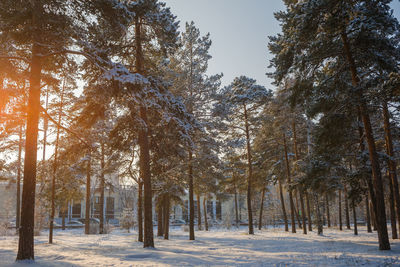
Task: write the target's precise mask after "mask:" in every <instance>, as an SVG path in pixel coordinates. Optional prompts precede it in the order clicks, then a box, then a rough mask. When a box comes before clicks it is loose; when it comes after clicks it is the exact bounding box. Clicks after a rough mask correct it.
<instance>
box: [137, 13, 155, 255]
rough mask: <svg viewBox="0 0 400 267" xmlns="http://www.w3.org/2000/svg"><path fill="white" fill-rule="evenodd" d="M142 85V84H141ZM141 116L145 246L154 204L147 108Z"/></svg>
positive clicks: (140, 54) (139, 48) (139, 58)
mask: <svg viewBox="0 0 400 267" xmlns="http://www.w3.org/2000/svg"><path fill="white" fill-rule="evenodd" d="M141 26H142V25H141V23H140V22H139V18H138V16H136V18H135V41H136V71H137V73H138V74H143V52H142V35H141ZM139 87H140V86H139ZM139 113H140V118H141V119H142V121H143V122H144V123H145V125H144V126H142V127H140V129H139V138H138V143H139V147H140V155H139V167H140V177H141V179H142V181H143V194H144V229H143V230H144V231H143V233H144V239H143V247H145V248H147V247H154V237H153V204H152V189H151V172H150V145H149V136H148V135H149V123H148V119H147V108H146V107H145V106H143V105H142V106H141V107H140V112H139Z"/></svg>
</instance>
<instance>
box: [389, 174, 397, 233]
mask: <svg viewBox="0 0 400 267" xmlns="http://www.w3.org/2000/svg"><path fill="white" fill-rule="evenodd" d="M387 179H388V187H389V199H388V201H389V211H390V226H391V228H392V239H397V238H398V237H397V227H396V212H395V204H394V193H393V191H394V190H393V183H392V180H391V179H390V173H388V175H387Z"/></svg>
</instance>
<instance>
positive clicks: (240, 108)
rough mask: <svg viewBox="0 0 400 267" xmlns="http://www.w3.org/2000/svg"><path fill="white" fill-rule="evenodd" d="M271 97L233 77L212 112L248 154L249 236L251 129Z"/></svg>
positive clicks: (252, 82) (250, 216)
mask: <svg viewBox="0 0 400 267" xmlns="http://www.w3.org/2000/svg"><path fill="white" fill-rule="evenodd" d="M270 97H271V92H270V91H268V90H266V89H265V87H263V86H260V85H257V84H256V81H255V80H253V79H250V78H248V77H245V76H241V77H238V78H235V79H234V81H233V82H232V84H231V85H229V86H228V87H225V88H224V89H223V90H222V91H221V92H220V99H221V102H220V103H218V105H216V108H215V112H216V114H219V115H220V116H222V117H223V118H224V119H225V120H229V122H228V125H229V126H228V127H229V128H230V130H231V131H230V134H231V135H232V137H233V139H234V138H235V137H234V136H236V138H237V139H238V140H240V139H242V140H243V139H244V140H245V143H246V151H247V212H248V220H249V234H254V227H253V212H252V206H251V201H252V196H251V193H252V184H253V181H252V179H253V160H252V152H251V150H252V149H251V147H252V145H251V143H252V139H253V136H252V135H251V131H252V129H251V127H253V126H254V123H255V120H256V118H257V115H258V113H259V112H260V107H261V106H262V105H264V104H265V103H266V102H267V101H268V99H269V98H270Z"/></svg>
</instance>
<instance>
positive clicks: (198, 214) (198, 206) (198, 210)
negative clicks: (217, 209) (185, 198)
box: [197, 194, 202, 231]
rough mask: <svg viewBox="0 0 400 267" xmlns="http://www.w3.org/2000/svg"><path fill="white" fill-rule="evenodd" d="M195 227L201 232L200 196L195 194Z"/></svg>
mask: <svg viewBox="0 0 400 267" xmlns="http://www.w3.org/2000/svg"><path fill="white" fill-rule="evenodd" d="M197 218H198V219H197V223H198V224H197V227H198V230H199V231H201V230H202V229H201V205H200V194H197Z"/></svg>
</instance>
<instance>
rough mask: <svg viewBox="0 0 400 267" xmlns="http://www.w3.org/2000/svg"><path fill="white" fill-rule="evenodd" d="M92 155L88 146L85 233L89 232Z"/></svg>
mask: <svg viewBox="0 0 400 267" xmlns="http://www.w3.org/2000/svg"><path fill="white" fill-rule="evenodd" d="M91 161H92V155H91V151H90V148H88V159H87V167H86V205H85V234H86V235H88V234H89V233H90V204H91V201H90V184H91V182H90V172H91V168H92V167H91Z"/></svg>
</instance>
